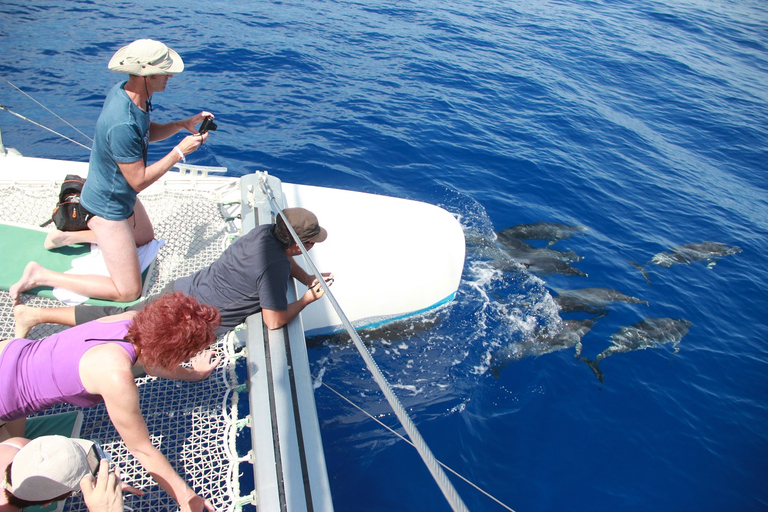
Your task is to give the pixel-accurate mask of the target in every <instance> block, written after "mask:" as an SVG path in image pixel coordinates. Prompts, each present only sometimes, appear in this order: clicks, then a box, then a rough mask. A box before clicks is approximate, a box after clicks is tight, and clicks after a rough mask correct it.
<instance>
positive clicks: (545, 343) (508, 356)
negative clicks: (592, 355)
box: [491, 320, 596, 377]
mask: <svg viewBox="0 0 768 512" xmlns="http://www.w3.org/2000/svg"><path fill="white" fill-rule="evenodd" d="M595 323H596V322H595V321H594V320H565V321H563V323H562V324H558V325H557V326H555V328H554V329H550V328H549V327H545V328H543V329H541V330H540V331H538V332H537V333H536V334H535V335H534V336H533V337H531V338H530V339H528V340H526V341H522V342H520V343H510V344H509V345H506V346H504V347H502V348H501V349H499V350H497V351H496V352H494V354H493V356H492V357H491V369H492V371H493V374H494V375H495V376H496V377H498V376H499V375H498V374H499V372H500V371H501V370H502V369H504V367H506V366H507V365H508V364H509V363H511V362H512V361H519V360H520V359H522V358H523V357H527V356H540V355H543V354H549V353H551V352H556V351H558V350H565V349H568V348H571V347H575V349H576V353H575V355H574V356H573V357H578V356H579V355H580V354H581V349H582V344H581V338H583V337H584V335H585V334H587V333H588V332H589V330H590V329H592V327H593V326H594V325H595ZM558 327H560V328H559V329H558Z"/></svg>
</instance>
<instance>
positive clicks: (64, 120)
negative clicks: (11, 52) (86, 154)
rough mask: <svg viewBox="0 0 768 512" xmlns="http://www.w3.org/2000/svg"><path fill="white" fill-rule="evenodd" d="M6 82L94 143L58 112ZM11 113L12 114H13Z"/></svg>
mask: <svg viewBox="0 0 768 512" xmlns="http://www.w3.org/2000/svg"><path fill="white" fill-rule="evenodd" d="M6 82H7V83H8V85H10V86H11V87H13V88H14V89H16V90H17V91H19V92H20V93H21V94H23V95H24V96H26V97H27V98H29V99H31V100H32V101H34V102H35V103H37V104H38V105H40V106H41V107H43V108H44V109H45V110H47V111H48V112H50V113H51V114H53V115H54V116H55V117H56V118H58V119H59V120H61V121H62V122H63V123H64V124H66V125H67V126H69V127H70V128H72V129H73V130H75V131H76V132H77V133H79V134H80V135H82V136H83V137H85V138H86V139H88V140H89V141H91V142H93V139H92V138H90V137H89V136H87V135H86V134H84V133H83V132H81V131H80V130H78V129H77V128H76V127H75V126H74V125H73V124H72V123H70V122H69V121H67V120H66V119H64V118H62V117H61V116H59V115H58V114H57V113H56V112H54V111H53V110H51V109H49V108H48V107H46V106H45V105H43V104H42V103H40V102H39V101H37V100H36V99H35V98H33V97H32V96H30V95H29V94H27V93H26V92H24V91H22V90H21V89H20V88H19V87H17V86H16V85H14V84H12V83H11V81H10V80H6ZM9 112H10V110H9ZM11 113H12V112H11ZM65 138H66V137H65ZM70 140H71V139H70ZM81 146H82V144H81ZM89 149H90V148H89Z"/></svg>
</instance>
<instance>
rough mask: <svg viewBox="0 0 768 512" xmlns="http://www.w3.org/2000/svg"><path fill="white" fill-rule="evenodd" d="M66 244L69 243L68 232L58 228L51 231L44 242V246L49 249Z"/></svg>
mask: <svg viewBox="0 0 768 512" xmlns="http://www.w3.org/2000/svg"><path fill="white" fill-rule="evenodd" d="M65 245H69V244H68V243H67V233H66V232H64V231H59V230H58V229H54V230H53V231H50V232H49V233H48V235H47V236H46V237H45V242H43V247H45V248H46V249H47V250H49V251H51V250H53V249H58V248H59V247H64V246H65Z"/></svg>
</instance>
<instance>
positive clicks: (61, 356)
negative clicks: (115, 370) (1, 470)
mask: <svg viewBox="0 0 768 512" xmlns="http://www.w3.org/2000/svg"><path fill="white" fill-rule="evenodd" d="M131 322H132V321H131V320H122V321H119V322H111V323H104V322H99V321H93V322H88V323H85V324H82V325H78V326H76V327H72V328H70V329H66V330H64V331H61V332H59V333H56V334H54V335H52V336H49V337H47V338H44V339H42V340H27V339H23V338H20V339H15V340H12V341H10V342H9V343H8V344H7V345H6V346H5V349H3V352H2V353H0V420H4V421H10V420H13V419H17V418H22V417H24V416H28V415H30V414H34V413H37V412H40V411H42V410H44V409H47V408H48V407H51V406H52V405H56V404H60V403H69V404H72V405H77V406H80V407H91V406H93V405H96V404H98V403H99V402H102V401H103V399H102V398H101V396H100V395H92V394H90V393H88V392H87V391H86V390H85V388H84V387H83V383H82V381H81V380H80V371H79V366H80V359H81V358H82V357H83V354H85V352H86V351H87V350H88V349H90V348H93V347H95V346H97V345H103V344H105V343H117V344H118V345H120V346H122V347H123V348H124V349H125V351H126V352H128V355H129V356H130V357H131V362H132V363H135V362H136V351H135V350H134V348H133V345H132V344H130V343H129V342H127V341H123V338H124V337H125V335H126V333H127V332H128V327H129V326H130V324H131Z"/></svg>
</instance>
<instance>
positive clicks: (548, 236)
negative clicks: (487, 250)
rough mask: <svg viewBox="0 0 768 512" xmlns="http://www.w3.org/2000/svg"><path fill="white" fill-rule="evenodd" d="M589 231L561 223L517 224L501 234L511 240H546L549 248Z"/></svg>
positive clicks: (503, 230)
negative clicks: (559, 241) (560, 241)
mask: <svg viewBox="0 0 768 512" xmlns="http://www.w3.org/2000/svg"><path fill="white" fill-rule="evenodd" d="M585 231H587V228H585V227H584V226H568V225H566V224H560V223H559V222H537V223H535V224H517V225H515V226H510V227H508V228H506V229H502V230H501V231H500V232H499V233H503V234H504V236H506V237H509V238H517V239H520V240H546V241H547V242H548V243H547V248H549V247H550V246H552V245H553V244H554V243H555V242H557V241H558V240H563V239H564V238H570V237H571V236H573V235H574V234H576V235H579V234H582V233H583V232H585Z"/></svg>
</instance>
